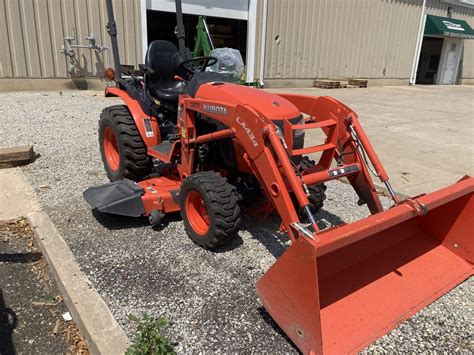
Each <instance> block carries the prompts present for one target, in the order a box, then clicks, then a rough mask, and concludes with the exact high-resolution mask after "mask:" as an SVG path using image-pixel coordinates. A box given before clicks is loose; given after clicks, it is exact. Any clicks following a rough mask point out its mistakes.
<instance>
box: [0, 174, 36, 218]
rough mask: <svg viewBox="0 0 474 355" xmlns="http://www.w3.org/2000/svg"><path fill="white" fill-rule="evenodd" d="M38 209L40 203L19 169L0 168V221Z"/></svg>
mask: <svg viewBox="0 0 474 355" xmlns="http://www.w3.org/2000/svg"><path fill="white" fill-rule="evenodd" d="M40 210H41V207H40V204H39V203H38V201H37V200H36V196H35V194H34V192H33V190H32V189H31V187H30V185H29V184H28V181H27V180H26V177H25V175H24V174H23V172H22V171H21V169H20V168H13V169H2V170H0V223H1V222H7V221H11V220H16V219H18V218H20V217H23V216H26V215H27V214H28V213H31V212H37V211H40Z"/></svg>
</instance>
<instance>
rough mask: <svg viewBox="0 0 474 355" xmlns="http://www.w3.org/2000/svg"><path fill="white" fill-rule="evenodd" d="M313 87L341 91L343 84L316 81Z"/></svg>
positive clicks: (331, 81)
mask: <svg viewBox="0 0 474 355" xmlns="http://www.w3.org/2000/svg"><path fill="white" fill-rule="evenodd" d="M313 87H315V88H320V89H339V88H341V82H340V81H339V80H315V81H313Z"/></svg>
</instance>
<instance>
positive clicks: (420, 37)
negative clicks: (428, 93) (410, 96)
mask: <svg viewBox="0 0 474 355" xmlns="http://www.w3.org/2000/svg"><path fill="white" fill-rule="evenodd" d="M425 8H426V0H423V5H422V6H421V15H420V23H419V25H418V34H417V37H416V44H415V53H413V62H412V64H411V72H410V85H415V84H416V71H417V70H418V61H419V59H420V51H421V45H422V44H423V31H424V29H425V20H426V17H425Z"/></svg>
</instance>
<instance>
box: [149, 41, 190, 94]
mask: <svg viewBox="0 0 474 355" xmlns="http://www.w3.org/2000/svg"><path fill="white" fill-rule="evenodd" d="M183 61H184V58H183V57H182V55H181V53H179V50H178V48H177V47H176V46H175V45H174V44H173V43H172V42H169V41H161V40H158V41H153V42H151V43H150V45H149V46H148V50H147V52H146V56H145V65H146V66H147V67H150V68H151V69H153V71H154V73H147V74H146V75H145V81H146V85H147V89H148V91H149V92H150V94H151V95H152V96H153V97H155V98H157V99H158V100H160V101H177V100H178V97H179V95H181V94H183V93H184V89H185V88H186V83H185V82H183V81H178V80H175V79H174V76H175V75H179V76H181V77H182V78H186V77H187V75H186V71H185V70H184V69H181V68H179V64H181V62H183Z"/></svg>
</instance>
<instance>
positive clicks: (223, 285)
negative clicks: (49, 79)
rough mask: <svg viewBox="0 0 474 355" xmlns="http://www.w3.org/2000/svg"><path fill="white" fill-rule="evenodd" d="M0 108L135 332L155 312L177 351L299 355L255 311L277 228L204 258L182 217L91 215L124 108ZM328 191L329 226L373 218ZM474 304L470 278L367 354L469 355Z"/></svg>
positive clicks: (258, 229)
mask: <svg viewBox="0 0 474 355" xmlns="http://www.w3.org/2000/svg"><path fill="white" fill-rule="evenodd" d="M0 102H1V105H0V117H1V122H2V124H1V127H0V139H1V141H0V146H3V147H6V146H14V145H21V144H33V145H34V146H35V151H36V152H37V153H39V154H40V155H41V156H40V157H39V158H38V159H37V160H36V162H35V163H33V164H31V165H30V166H27V167H25V168H24V171H25V173H26V174H27V176H28V179H29V180H30V182H31V184H32V185H33V187H34V188H35V190H36V192H37V193H38V195H39V198H40V201H41V203H42V204H43V206H44V209H45V210H46V212H47V213H48V214H49V215H50V216H51V218H52V220H53V221H54V223H55V224H56V226H57V227H58V229H59V230H60V232H61V234H62V235H63V236H64V238H65V240H66V242H67V243H68V245H69V246H70V248H71V249H72V251H73V253H74V254H75V256H76V258H77V260H78V262H79V264H80V265H81V267H82V269H83V271H84V272H85V273H86V274H87V275H88V277H89V279H90V280H91V282H92V284H93V285H94V287H95V288H96V289H97V290H98V291H99V293H100V294H101V295H102V297H103V298H104V299H105V301H106V302H107V303H108V305H109V307H110V309H111V311H112V312H113V314H114V315H115V317H116V318H117V320H118V322H119V323H120V324H121V325H122V326H123V327H124V329H125V331H126V332H127V334H128V335H130V336H132V325H131V323H130V321H129V320H128V315H129V314H134V315H140V314H142V313H148V314H152V315H156V316H158V315H162V316H165V317H166V318H167V319H168V320H169V321H170V322H171V325H170V327H169V328H168V330H167V336H168V337H169V339H170V340H171V341H172V342H176V343H177V346H176V350H177V351H178V352H200V351H206V352H217V351H221V352H247V353H248V352H250V351H255V352H263V351H265V352H270V353H275V352H278V353H281V352H290V353H295V352H297V350H296V349H295V348H294V347H293V346H292V345H291V343H290V342H289V341H288V339H287V338H286V337H285V336H284V335H283V334H282V332H281V331H280V330H279V329H278V327H277V326H276V325H275V324H274V322H273V321H272V319H271V318H270V317H269V316H268V314H267V313H266V312H265V311H264V310H263V308H262V307H261V306H260V303H259V301H258V297H257V292H256V289H255V283H256V281H257V280H258V279H259V277H260V276H261V275H262V274H263V273H264V272H265V271H266V270H267V269H268V268H269V266H270V265H272V264H273V263H274V261H275V260H276V258H277V257H278V256H279V255H281V254H282V252H283V251H284V249H285V247H286V245H287V244H288V238H287V237H286V235H280V234H279V233H277V232H276V230H277V227H278V222H277V221H276V220H269V221H265V222H258V221H255V220H251V219H244V222H243V228H242V232H241V233H240V234H239V237H238V238H237V239H236V240H235V241H234V242H233V243H232V245H230V246H229V247H227V248H226V249H224V250H220V251H218V252H209V251H205V250H203V249H201V248H198V247H197V246H195V245H194V244H193V243H192V242H191V240H190V239H189V238H188V237H187V236H186V233H185V231H184V228H183V225H182V223H181V221H180V220H179V218H178V216H169V217H168V218H167V221H166V224H167V225H166V226H165V228H162V229H155V230H153V229H152V228H151V227H150V226H149V225H148V223H147V221H146V220H145V219H128V218H123V217H116V216H105V215H98V214H96V215H94V214H92V213H91V211H90V208H89V206H88V205H87V204H86V203H85V201H84V200H83V198H82V192H83V191H84V190H85V189H86V188H88V187H89V186H91V185H97V184H101V183H104V182H106V181H107V178H106V175H105V173H104V170H103V167H102V163H101V161H100V153H99V148H98V144H97V122H98V117H99V113H100V111H101V110H102V108H104V107H105V106H109V105H114V104H117V103H120V101H119V100H118V99H105V98H104V97H103V94H102V93H101V92H89V91H86V92H63V93H58V92H49V93H1V94H0ZM327 194H328V197H329V198H328V201H327V203H326V205H325V211H323V217H324V219H325V220H327V221H328V222H329V223H338V222H339V221H341V220H343V221H345V222H351V221H353V220H356V219H359V218H361V217H363V216H365V215H366V214H367V212H366V209H365V208H362V207H361V208H357V207H354V206H357V205H356V198H355V195H354V194H353V193H352V189H351V188H350V187H349V186H348V185H345V184H342V183H339V182H333V183H330V184H329V187H328V191H327ZM340 201H345V202H344V203H340ZM385 203H387V201H386V200H385ZM473 296H474V282H473V279H472V278H471V279H470V280H468V281H466V282H464V283H463V284H462V285H460V286H458V287H457V288H455V289H454V290H452V291H451V292H450V293H449V294H447V295H446V296H444V297H442V298H441V299H439V300H438V301H437V302H435V303H433V304H432V305H430V306H429V307H427V308H426V309H425V310H423V311H421V312H419V313H418V314H417V315H415V316H414V317H412V318H411V319H409V320H408V321H406V322H404V323H403V324H402V325H400V326H399V327H398V328H397V329H396V330H394V331H392V332H391V333H389V334H388V335H386V336H385V337H383V338H381V339H379V340H378V341H377V342H376V343H375V344H373V345H371V346H370V347H369V348H368V350H370V351H383V350H385V351H390V350H392V351H405V352H420V351H422V350H428V349H435V350H437V351H447V352H453V351H455V350H460V349H464V350H465V351H466V350H468V349H470V350H472V349H473V348H472V340H471V337H470V336H471V333H472V330H473V327H472V325H473V322H474V316H473V314H472V309H473V299H474V297H473Z"/></svg>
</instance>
